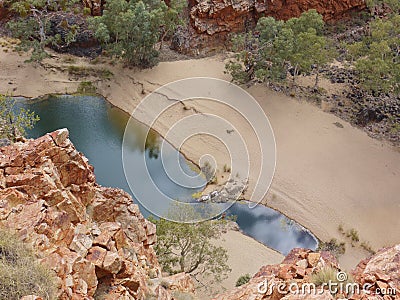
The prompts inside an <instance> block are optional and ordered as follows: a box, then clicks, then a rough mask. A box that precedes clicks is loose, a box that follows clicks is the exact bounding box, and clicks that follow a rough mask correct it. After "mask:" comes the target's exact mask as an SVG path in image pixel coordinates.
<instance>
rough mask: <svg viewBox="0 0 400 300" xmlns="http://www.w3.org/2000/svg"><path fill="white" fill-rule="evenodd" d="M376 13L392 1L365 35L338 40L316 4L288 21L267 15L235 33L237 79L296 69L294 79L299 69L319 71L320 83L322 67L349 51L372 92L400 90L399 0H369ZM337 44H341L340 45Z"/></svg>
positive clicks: (270, 78) (272, 76) (279, 75)
mask: <svg viewBox="0 0 400 300" xmlns="http://www.w3.org/2000/svg"><path fill="white" fill-rule="evenodd" d="M368 5H369V9H370V11H371V13H372V15H373V14H374V11H376V10H377V9H376V7H377V6H379V5H386V7H388V8H390V13H389V14H388V15H387V16H386V17H385V18H379V17H376V18H373V19H371V21H370V23H369V24H368V30H367V31H366V32H365V35H364V36H362V38H361V40H360V41H357V40H356V41H354V40H353V41H349V42H344V43H337V41H335V40H334V39H332V38H331V35H332V34H329V32H328V31H327V30H326V25H325V23H324V21H323V19H322V16H321V15H319V14H318V13H317V12H316V11H315V10H310V11H308V12H305V13H303V14H302V15H301V16H300V17H299V18H292V19H290V20H288V21H286V22H284V21H278V20H275V19H274V18H272V17H264V18H260V19H259V20H258V23H257V26H256V28H255V30H254V31H251V32H248V33H243V34H236V35H234V36H233V38H232V45H233V50H234V51H235V52H237V54H236V56H235V58H234V59H233V60H231V61H230V62H228V64H227V65H226V69H227V71H228V72H229V73H230V74H231V75H232V77H233V80H235V81H237V82H239V83H245V82H248V81H250V80H257V81H262V82H270V83H277V82H284V81H286V80H287V78H288V75H289V74H290V75H291V79H292V81H293V83H295V79H296V76H298V75H299V74H314V75H315V88H316V87H317V86H318V81H319V73H320V68H321V67H322V66H324V65H326V64H328V63H330V62H332V61H333V59H334V58H337V59H338V60H341V58H340V56H341V55H342V53H343V51H345V52H346V53H347V56H346V58H347V61H348V63H349V64H348V65H347V66H348V67H349V68H352V67H355V70H356V75H357V76H358V80H359V82H360V83H361V87H362V88H363V89H364V90H365V91H367V92H370V93H374V94H379V93H389V92H391V93H397V94H398V93H399V91H400V64H399V62H400V15H399V6H400V5H399V4H398V2H397V1H390V0H389V1H373V0H371V1H368ZM335 44H336V45H335Z"/></svg>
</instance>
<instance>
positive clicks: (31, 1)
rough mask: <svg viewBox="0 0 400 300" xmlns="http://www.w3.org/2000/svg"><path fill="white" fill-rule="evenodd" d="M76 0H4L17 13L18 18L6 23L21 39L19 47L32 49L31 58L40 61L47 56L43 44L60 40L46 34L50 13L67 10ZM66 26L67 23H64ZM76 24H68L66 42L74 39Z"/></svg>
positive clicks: (26, 49) (48, 27) (57, 37)
mask: <svg viewBox="0 0 400 300" xmlns="http://www.w3.org/2000/svg"><path fill="white" fill-rule="evenodd" d="M77 2H78V0H70V1H69V0H54V1H46V0H22V1H19V0H6V1H5V4H6V5H8V6H10V8H11V10H12V11H13V12H15V13H17V14H18V15H19V19H17V20H15V21H10V22H8V23H7V25H8V27H9V29H10V30H11V32H12V33H13V35H14V36H15V37H17V38H19V39H21V45H20V47H21V49H22V50H25V51H28V50H30V49H33V52H32V56H31V60H33V61H40V60H42V59H43V58H45V57H46V56H47V53H46V51H45V49H44V48H45V46H47V45H49V44H51V43H58V42H60V39H61V37H60V36H59V35H57V36H51V35H49V34H48V32H49V29H50V19H51V17H52V13H54V12H58V11H69V10H71V9H72V7H74V5H75V4H76V3H77ZM65 26H66V27H68V26H69V25H68V23H66V24H65ZM77 30H78V28H77V26H70V27H69V28H68V34H67V36H66V43H67V44H69V43H71V42H73V41H74V40H75V35H76V33H77Z"/></svg>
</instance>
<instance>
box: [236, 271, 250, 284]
mask: <svg viewBox="0 0 400 300" xmlns="http://www.w3.org/2000/svg"><path fill="white" fill-rule="evenodd" d="M250 279H251V277H250V274H248V273H247V274H245V275H242V276H240V277H239V278H238V280H236V285H235V286H241V285H243V284H246V283H248V282H249V281H250Z"/></svg>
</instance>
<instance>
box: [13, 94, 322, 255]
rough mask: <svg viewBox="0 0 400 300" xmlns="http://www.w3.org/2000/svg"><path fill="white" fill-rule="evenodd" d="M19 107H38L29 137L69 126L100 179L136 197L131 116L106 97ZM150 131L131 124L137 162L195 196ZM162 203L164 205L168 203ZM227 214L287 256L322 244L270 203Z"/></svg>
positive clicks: (178, 193)
mask: <svg viewBox="0 0 400 300" xmlns="http://www.w3.org/2000/svg"><path fill="white" fill-rule="evenodd" d="M18 106H24V107H26V108H29V109H31V110H33V111H35V113H36V114H38V115H39V116H40V118H41V120H40V121H39V122H38V123H37V124H36V126H35V128H34V129H33V130H30V131H28V136H29V137H32V138H36V137H39V136H41V135H43V134H45V133H47V132H51V131H54V130H56V129H59V128H64V127H66V128H68V130H69V132H70V139H71V141H72V142H73V143H74V145H75V147H76V148H77V149H78V150H79V151H80V152H83V153H84V154H85V155H86V157H88V159H89V162H90V163H91V164H92V165H93V166H94V168H95V169H94V171H95V175H96V178H97V182H98V183H99V184H101V185H104V186H110V187H118V188H121V189H123V190H125V191H126V192H128V193H130V194H131V195H133V193H132V192H131V190H130V189H129V186H128V184H127V182H126V179H125V175H124V170H123V165H122V139H123V136H124V130H125V125H126V124H127V121H128V119H129V115H128V114H126V113H124V112H123V111H121V110H120V109H118V108H116V107H113V106H112V105H111V104H110V103H108V102H107V101H106V100H105V99H103V98H101V97H91V96H62V97H56V98H51V97H50V98H48V99H46V100H29V101H28V100H25V99H19V100H18ZM146 133H147V127H146V126H145V125H143V124H141V123H139V122H135V125H134V126H133V127H132V128H131V135H132V136H133V137H134V139H133V140H134V143H133V144H132V147H130V150H129V158H130V160H131V161H132V162H133V165H134V162H135V160H140V159H142V157H143V154H145V157H146V163H147V167H148V170H149V173H150V175H151V177H152V178H153V180H154V181H155V182H156V184H157V186H158V187H159V188H160V190H162V191H163V192H164V193H165V194H167V195H168V196H170V197H172V198H174V199H182V200H185V199H186V200H187V199H191V195H192V194H193V193H195V192H197V191H198V190H196V189H192V188H184V187H181V186H179V185H176V184H175V183H174V182H173V181H172V180H171V179H170V178H169V176H168V175H167V174H166V173H165V172H164V168H163V166H162V162H161V160H160V159H159V157H158V151H159V145H160V143H161V141H162V138H161V137H160V136H159V135H158V134H157V133H156V132H154V131H151V132H150V135H149V136H148V137H147V140H146ZM145 141H146V143H144V142H145ZM144 145H146V146H144ZM164 147H167V149H164V150H166V151H165V153H167V157H165V156H163V159H169V158H170V159H173V160H176V155H177V150H175V149H174V148H173V147H172V146H171V145H169V144H164ZM179 160H180V161H181V166H182V167H183V168H184V171H185V172H186V173H187V174H193V175H195V174H196V171H195V170H194V168H193V166H191V165H190V164H189V162H187V161H186V160H185V158H184V157H183V156H182V155H179ZM197 178H199V177H197ZM197 180H199V179H197ZM140 184H142V185H144V186H145V185H146V184H149V183H147V182H145V181H144V180H143V182H141V183H140ZM148 190H149V192H148V197H149V199H154V201H157V198H153V196H152V188H151V187H149V189H148ZM159 202H161V201H159ZM139 205H140V203H139ZM157 205H160V206H161V207H162V205H163V203H157ZM164 205H165V204H164ZM140 208H141V211H142V213H143V215H144V216H148V215H149V212H148V211H146V209H145V208H144V207H142V206H141V205H140ZM165 209H167V208H165ZM227 213H228V214H230V215H236V216H237V223H238V224H239V227H240V229H241V230H242V231H243V232H244V233H245V234H247V235H249V236H251V237H253V238H254V239H256V240H258V241H259V242H261V243H263V244H265V245H267V246H269V247H271V248H273V249H275V250H278V251H279V252H281V253H283V254H287V253H288V252H289V251H290V250H291V249H292V248H295V247H304V248H310V249H315V248H316V247H317V241H316V239H315V237H314V236H313V235H312V234H311V233H310V232H308V231H307V230H305V229H304V228H303V227H301V226H300V225H298V224H296V223H295V222H294V221H292V220H290V219H288V218H286V217H285V216H284V215H282V214H281V213H279V212H277V211H275V210H273V209H270V208H268V207H265V206H262V205H258V206H256V207H255V208H252V209H250V208H249V206H248V205H247V204H246V203H235V204H233V205H232V206H231V207H230V209H229V210H228V211H227Z"/></svg>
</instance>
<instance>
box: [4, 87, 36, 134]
mask: <svg viewBox="0 0 400 300" xmlns="http://www.w3.org/2000/svg"><path fill="white" fill-rule="evenodd" d="M39 120H40V118H39V116H37V115H35V113H34V112H32V111H30V110H26V109H24V108H20V109H19V110H17V108H16V107H15V100H13V99H10V98H9V97H6V96H3V95H0V138H7V139H9V140H11V141H15V140H16V138H17V137H18V136H20V135H22V136H23V135H25V133H26V129H32V128H33V126H34V125H35V123H36V122H38V121H39Z"/></svg>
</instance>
